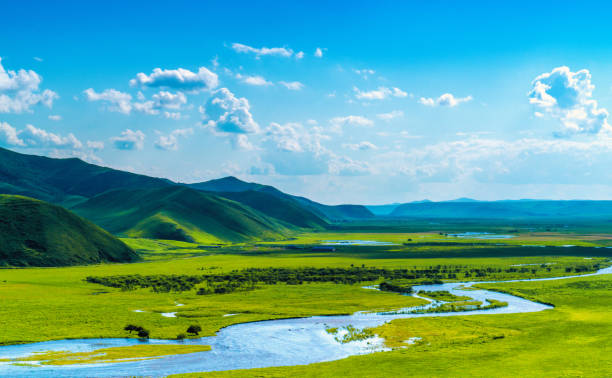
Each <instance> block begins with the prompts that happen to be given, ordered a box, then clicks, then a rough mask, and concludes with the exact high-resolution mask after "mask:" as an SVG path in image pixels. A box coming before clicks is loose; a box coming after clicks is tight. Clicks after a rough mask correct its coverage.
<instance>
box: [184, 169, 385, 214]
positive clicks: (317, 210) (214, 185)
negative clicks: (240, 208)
mask: <svg viewBox="0 0 612 378" xmlns="http://www.w3.org/2000/svg"><path fill="white" fill-rule="evenodd" d="M187 186H189V187H190V188H193V189H198V190H205V191H210V192H220V193H221V195H223V196H225V195H226V194H223V193H228V192H245V191H256V192H263V193H268V194H270V195H273V196H275V197H278V198H282V199H285V200H291V201H295V203H296V205H297V206H301V207H302V208H304V209H305V210H308V211H310V212H312V213H314V214H315V215H316V216H318V217H321V218H324V219H327V220H329V221H345V220H354V219H367V218H372V217H373V216H374V214H372V212H370V211H369V210H368V209H367V208H366V207H365V206H362V205H336V206H329V205H323V204H320V203H318V202H315V201H312V200H309V199H307V198H304V197H298V196H292V195H290V194H286V193H283V192H281V191H280V190H278V189H276V188H274V187H273V186H269V185H262V184H257V183H249V182H244V181H242V180H239V179H237V178H236V177H232V176H229V177H224V178H220V179H216V180H210V181H205V182H200V183H195V184H187Z"/></svg>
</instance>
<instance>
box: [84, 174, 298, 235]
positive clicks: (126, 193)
mask: <svg viewBox="0 0 612 378" xmlns="http://www.w3.org/2000/svg"><path fill="white" fill-rule="evenodd" d="M73 210H74V211H75V212H76V213H77V214H80V215H81V216H83V217H86V218H88V219H91V220H92V221H93V222H95V223H97V224H98V225H100V226H101V227H103V228H105V229H107V230H108V231H110V232H112V233H115V234H120V235H126V236H131V237H144V238H153V239H171V240H180V241H194V242H199V243H216V242H224V241H230V242H242V241H247V240H266V239H275V238H281V237H285V236H286V233H287V231H288V229H287V227H285V225H283V224H281V223H280V222H278V221H276V220H275V219H272V218H270V217H268V216H266V215H264V214H262V213H260V212H258V211H257V210H254V209H252V208H251V207H248V206H246V205H243V204H241V203H238V202H235V201H232V200H229V199H226V198H223V197H220V196H217V195H214V194H211V193H207V192H202V191H198V190H194V189H190V188H187V187H184V186H178V185H176V186H168V187H165V188H159V189H120V190H113V191H109V192H106V193H103V194H100V195H98V196H95V197H93V198H90V199H89V200H87V201H85V202H83V203H80V204H78V205H77V206H75V207H74V208H73Z"/></svg>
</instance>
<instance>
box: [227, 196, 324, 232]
mask: <svg viewBox="0 0 612 378" xmlns="http://www.w3.org/2000/svg"><path fill="white" fill-rule="evenodd" d="M215 194H216V195H218V196H221V197H224V198H227V199H231V200H233V201H236V202H240V203H241V204H243V205H247V206H249V207H251V208H253V209H255V210H257V211H259V212H261V213H263V214H265V215H267V216H269V217H272V218H274V219H277V220H279V221H281V222H283V223H285V224H286V225H287V226H288V227H300V228H310V229H318V230H323V229H325V228H327V226H328V223H327V222H326V221H325V220H324V219H323V218H321V217H320V216H318V215H316V214H315V213H313V212H311V211H309V210H308V209H306V208H305V207H304V206H301V205H300V204H299V203H298V202H297V201H295V200H293V199H292V198H289V197H283V196H275V195H273V194H270V193H266V192H259V191H253V190H247V191H244V192H217V193H215Z"/></svg>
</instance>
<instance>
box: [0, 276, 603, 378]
mask: <svg viewBox="0 0 612 378" xmlns="http://www.w3.org/2000/svg"><path fill="white" fill-rule="evenodd" d="M610 273H612V267H608V268H605V269H601V270H599V271H598V272H596V273H591V274H585V275H580V276H570V277H555V278H543V279H535V280H512V281H488V282H459V283H445V284H440V285H421V286H414V289H415V291H417V294H415V295H417V296H418V291H439V290H447V291H449V292H451V293H452V294H455V295H460V296H468V297H471V298H473V299H474V300H478V301H481V302H483V303H484V304H486V299H496V300H499V301H502V302H507V303H508V306H506V307H500V308H495V309H490V310H474V311H466V312H447V313H425V314H411V313H408V312H409V311H411V310H413V309H414V308H407V309H402V310H400V311H396V312H386V313H367V312H358V313H355V314H353V315H342V316H314V317H308V318H299V319H281V320H268V321H260V322H254V323H243V324H236V325H232V326H229V327H226V328H223V329H221V330H220V331H219V332H218V333H217V335H216V336H211V337H203V338H200V339H195V340H185V341H182V342H181V341H175V340H148V341H146V343H149V344H176V343H182V344H186V345H189V344H203V345H210V346H211V347H212V350H211V351H208V352H199V353H191V354H183V355H174V356H167V357H163V358H159V359H154V360H144V361H136V362H120V363H103V364H76V365H61V366H52V365H51V366H50V365H35V366H16V365H13V364H11V363H2V362H0V376H2V377H57V376H63V377H66V376H96V377H105V376H115V377H116V376H134V375H138V376H142V375H144V376H166V375H170V374H178V373H189V372H204V371H219V370H232V369H251V368H262V367H271V366H291V365H304V364H311V363H315V362H324V361H332V360H338V359H342V358H346V357H349V356H352V355H359V354H366V353H372V352H377V351H383V350H385V347H384V340H382V339H380V338H376V337H374V338H371V339H367V340H362V341H353V342H349V343H340V342H338V341H337V340H336V338H335V336H334V335H332V334H330V333H328V332H327V331H326V329H327V328H330V327H338V328H341V327H345V326H347V325H352V326H354V327H356V328H359V329H362V328H366V327H376V326H379V325H381V324H384V323H385V322H389V321H391V320H393V319H399V318H415V317H425V316H459V315H481V314H513V313H525V312H536V311H543V310H548V309H552V307H551V306H548V305H545V304H541V303H536V302H532V301H529V300H526V299H523V298H520V297H516V296H513V295H509V294H504V293H498V292H493V291H488V290H461V288H462V287H471V286H472V285H474V284H478V283H500V282H521V281H544V280H558V279H569V278H575V277H585V276H593V275H599V274H610ZM415 336H418V335H415ZM139 343H142V342H141V341H138V340H136V339H80V340H58V341H47V342H41V343H32V344H20V345H10V346H3V347H0V359H7V358H17V357H24V356H28V355H31V354H32V353H35V352H44V351H71V352H89V351H93V350H97V349H101V348H107V347H118V346H130V345H136V344H139Z"/></svg>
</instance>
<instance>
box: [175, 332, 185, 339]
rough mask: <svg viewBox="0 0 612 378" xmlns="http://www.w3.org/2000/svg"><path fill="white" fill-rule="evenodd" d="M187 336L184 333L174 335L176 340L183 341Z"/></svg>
mask: <svg viewBox="0 0 612 378" xmlns="http://www.w3.org/2000/svg"><path fill="white" fill-rule="evenodd" d="M186 337H187V336H186V335H185V334H184V333H179V334H178V335H176V339H177V340H184V339H185V338H186Z"/></svg>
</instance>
